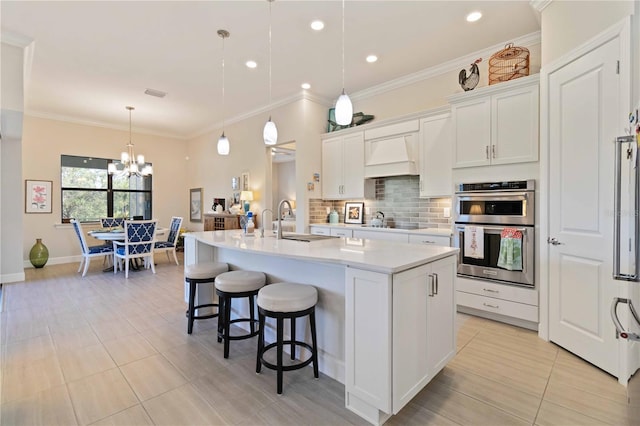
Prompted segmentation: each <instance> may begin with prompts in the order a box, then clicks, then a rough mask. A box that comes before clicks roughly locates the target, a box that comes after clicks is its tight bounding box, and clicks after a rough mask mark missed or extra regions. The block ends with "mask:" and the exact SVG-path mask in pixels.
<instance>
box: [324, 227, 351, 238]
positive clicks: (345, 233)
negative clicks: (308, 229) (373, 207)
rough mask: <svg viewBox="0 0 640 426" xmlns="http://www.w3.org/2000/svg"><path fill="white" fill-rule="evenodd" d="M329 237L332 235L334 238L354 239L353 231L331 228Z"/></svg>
mask: <svg viewBox="0 0 640 426" xmlns="http://www.w3.org/2000/svg"><path fill="white" fill-rule="evenodd" d="M329 235H331V236H332V237H345V238H351V237H353V230H352V229H346V228H338V227H336V228H331V230H330V232H329Z"/></svg>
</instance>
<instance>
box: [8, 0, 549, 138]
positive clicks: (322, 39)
mask: <svg viewBox="0 0 640 426" xmlns="http://www.w3.org/2000/svg"><path fill="white" fill-rule="evenodd" d="M271 5H272V6H271V7H272V15H271V16H272V18H271V22H272V44H271V46H272V97H271V99H272V102H271V105H274V104H277V103H279V102H286V101H290V100H292V99H294V98H296V97H300V96H301V95H302V93H303V89H301V87H300V85H301V83H303V82H307V83H309V84H310V85H311V89H309V90H308V91H307V94H308V95H309V96H314V97H315V98H317V99H319V100H321V101H324V102H326V103H327V105H331V104H332V103H333V102H335V99H336V98H337V96H338V95H339V94H340V92H341V90H342V44H341V42H342V20H341V19H342V2H340V1H327V0H325V1H287V0H277V1H275V2H273V3H271ZM474 10H479V11H481V12H482V13H483V18H482V19H481V20H480V21H478V22H475V23H467V22H466V21H465V16H466V15H467V14H468V13H469V12H471V11H474ZM0 14H1V24H2V37H3V41H6V40H20V39H22V40H26V41H27V42H28V41H31V40H32V41H33V43H32V44H31V45H30V48H29V49H27V57H28V58H30V60H31V62H30V64H29V65H30V66H29V67H28V68H27V75H26V87H25V112H26V113H27V114H31V115H37V116H43V117H51V118H57V119H62V120H71V121H75V122H86V123H90V124H95V125H101V126H109V127H117V128H127V127H128V112H127V111H126V110H125V106H126V105H132V106H135V108H136V110H135V111H134V112H133V129H134V131H139V132H140V131H141V132H149V133H155V134H161V135H166V136H174V137H180V138H189V137H193V136H195V135H198V134H201V133H203V132H205V131H209V130H213V129H216V128H219V126H220V124H221V122H222V120H223V119H224V120H225V121H226V122H227V123H229V121H230V120H234V119H237V118H238V117H243V116H247V115H250V114H252V113H256V112H262V113H263V114H264V115H265V120H266V118H267V116H268V108H269V105H270V101H269V2H268V1H266V0H261V1H239V0H236V1H174V2H172V1H118V2H115V1H60V2H58V1H42V2H38V1H7V0H3V1H2V2H0ZM314 19H321V20H323V21H324V23H325V28H324V30H322V31H319V32H316V31H313V30H312V29H311V28H310V23H311V21H312V20H314ZM218 29H226V30H228V31H229V32H230V33H231V36H230V37H229V38H228V39H227V40H226V41H225V48H224V63H225V101H224V108H223V99H222V59H223V49H222V39H221V38H220V37H219V36H218V35H217V34H216V32H217V30H218ZM539 29H540V24H539V19H538V16H537V13H536V12H535V11H534V10H533V9H532V8H531V6H530V5H529V2H528V1H397V0H388V1H352V0H350V1H347V2H346V4H345V34H344V43H345V54H344V57H345V89H346V91H347V93H348V94H350V95H354V94H355V95H356V96H357V94H358V92H361V91H363V90H365V89H368V88H372V87H375V86H378V85H381V84H383V83H385V82H388V81H391V80H395V79H398V78H401V77H404V76H407V75H409V74H412V73H416V72H420V71H422V70H425V69H429V68H430V67H434V66H436V65H438V64H442V63H444V62H447V61H451V60H455V59H456V58H461V57H464V56H465V55H469V54H472V53H473V52H476V51H479V50H482V49H485V48H487V47H489V46H493V45H496V44H501V43H505V42H507V41H510V40H512V39H514V38H516V37H519V36H523V35H526V34H530V33H534V32H536V31H539ZM369 54H376V55H377V56H378V57H379V60H378V61H377V62H376V63H374V64H369V63H367V62H366V61H365V57H366V56H367V55H369ZM249 59H252V60H255V61H256V62H257V63H258V66H257V68H255V69H249V68H247V67H246V66H245V62H246V61H247V60H249ZM485 59H486V58H485ZM148 88H150V89H156V90H160V91H163V92H166V93H167V95H166V97H165V98H163V99H160V98H156V97H151V96H148V95H145V94H144V91H145V89H148Z"/></svg>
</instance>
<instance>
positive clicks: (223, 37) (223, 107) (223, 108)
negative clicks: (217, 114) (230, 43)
mask: <svg viewBox="0 0 640 426" xmlns="http://www.w3.org/2000/svg"><path fill="white" fill-rule="evenodd" d="M221 37H222V134H223V135H224V112H225V105H224V39H225V38H226V36H225V35H222V36H221Z"/></svg>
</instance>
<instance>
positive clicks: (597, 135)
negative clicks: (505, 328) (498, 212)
mask: <svg viewBox="0 0 640 426" xmlns="http://www.w3.org/2000/svg"><path fill="white" fill-rule="evenodd" d="M618 52H619V38H615V39H613V40H611V41H609V42H607V43H606V44H603V45H601V46H600V47H598V48H596V49H594V50H592V51H590V52H589V53H587V54H585V55H584V56H581V57H579V58H578V59H577V60H575V61H572V62H570V63H569V64H567V65H566V66H564V67H562V68H560V69H558V70H557V71H555V72H553V73H551V74H550V75H549V188H550V189H549V237H551V238H555V239H556V240H557V241H558V242H559V244H557V245H550V246H549V338H550V340H552V341H553V342H555V343H557V344H558V345H560V346H562V347H564V348H566V349H567V350H569V351H571V352H573V353H575V354H576V355H578V356H580V357H582V358H584V359H586V360H587V361H589V362H591V363H592V364H595V365H596V366H598V367H600V368H601V369H603V370H605V371H607V372H609V373H610V374H612V375H614V376H618V344H617V342H616V339H615V330H614V327H613V325H612V323H611V318H610V316H609V307H610V304H611V300H612V299H613V297H614V296H615V295H616V294H617V288H618V285H617V283H616V281H614V280H613V279H612V276H611V274H612V264H613V214H612V211H613V187H614V174H613V168H614V143H613V140H614V138H615V137H616V136H617V135H618V133H620V131H621V129H618V128H617V123H618V122H619V117H620V114H623V113H624V112H623V111H621V108H620V100H619V87H618V84H619V76H618V75H617V74H616V64H617V61H618V59H619V53H618ZM545 237H546V236H545Z"/></svg>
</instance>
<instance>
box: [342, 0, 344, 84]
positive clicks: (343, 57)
mask: <svg viewBox="0 0 640 426" xmlns="http://www.w3.org/2000/svg"><path fill="white" fill-rule="evenodd" d="M342 94H343V95H344V0H342Z"/></svg>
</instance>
